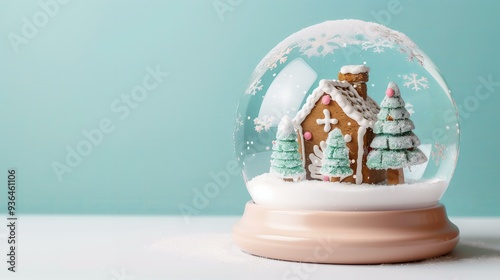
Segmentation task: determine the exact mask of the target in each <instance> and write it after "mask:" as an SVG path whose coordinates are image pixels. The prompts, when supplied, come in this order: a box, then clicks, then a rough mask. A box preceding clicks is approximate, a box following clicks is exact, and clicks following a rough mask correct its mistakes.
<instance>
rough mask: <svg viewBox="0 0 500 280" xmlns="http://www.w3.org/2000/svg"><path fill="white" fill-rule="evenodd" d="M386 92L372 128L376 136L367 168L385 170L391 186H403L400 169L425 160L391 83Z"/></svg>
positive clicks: (394, 84)
mask: <svg viewBox="0 0 500 280" xmlns="http://www.w3.org/2000/svg"><path fill="white" fill-rule="evenodd" d="M385 93H386V96H385V98H384V100H383V101H382V103H381V104H380V108H381V109H380V112H379V114H378V116H377V122H376V123H375V125H374V128H373V132H374V133H375V135H376V136H375V138H374V139H373V141H372V142H371V144H370V147H371V148H372V149H373V150H371V151H370V153H369V154H368V157H367V162H366V165H367V166H368V168H371V169H386V170H387V180H388V183H389V184H390V185H395V184H402V183H404V177H403V170H402V168H405V167H410V166H413V165H417V164H422V163H424V162H426V161H427V157H426V156H425V155H424V153H422V151H421V150H420V149H419V148H417V147H418V146H419V145H420V140H419V139H418V137H417V136H416V135H415V134H414V133H413V132H412V130H413V129H415V125H414V124H413V121H412V120H410V113H409V112H408V110H406V108H405V102H404V101H403V99H402V98H401V94H400V92H399V88H398V86H397V85H396V83H393V82H390V83H389V85H388V86H387V90H386V92H385Z"/></svg>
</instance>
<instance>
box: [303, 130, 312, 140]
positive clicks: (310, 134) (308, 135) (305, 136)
mask: <svg viewBox="0 0 500 280" xmlns="http://www.w3.org/2000/svg"><path fill="white" fill-rule="evenodd" d="M312 137H313V135H312V133H311V132H309V131H306V132H305V133H304V139H306V140H307V141H309V140H311V138H312Z"/></svg>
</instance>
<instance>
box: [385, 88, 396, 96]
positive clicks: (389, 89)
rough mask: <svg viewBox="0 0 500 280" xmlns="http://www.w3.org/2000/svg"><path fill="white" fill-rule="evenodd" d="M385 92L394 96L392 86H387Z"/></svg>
mask: <svg viewBox="0 0 500 280" xmlns="http://www.w3.org/2000/svg"><path fill="white" fill-rule="evenodd" d="M385 94H386V95H387V96H389V97H393V96H394V89H392V88H388V89H387V90H386V91H385Z"/></svg>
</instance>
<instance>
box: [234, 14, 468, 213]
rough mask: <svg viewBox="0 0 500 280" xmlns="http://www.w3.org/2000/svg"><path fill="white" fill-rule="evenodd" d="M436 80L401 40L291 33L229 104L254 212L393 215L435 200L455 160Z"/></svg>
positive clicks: (374, 34)
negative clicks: (279, 210)
mask: <svg viewBox="0 0 500 280" xmlns="http://www.w3.org/2000/svg"><path fill="white" fill-rule="evenodd" d="M458 121H459V118H458V112H457V109H456V106H455V102H454V101H453V99H452V97H451V91H450V90H449V89H448V86H447V85H446V83H445V81H444V79H443V77H442V76H441V74H440V73H439V71H438V69H437V68H436V66H435V65H434V63H433V62H432V61H431V60H430V58H429V57H428V56H427V55H426V54H425V53H424V52H422V51H421V50H420V49H419V48H418V46H417V45H416V44H415V43H414V42H413V41H411V40H410V39H409V38H408V37H407V36H406V35H404V34H402V33H400V32H398V31H394V30H392V29H389V28H387V27H385V26H382V25H379V24H376V23H370V22H364V21H360V20H337V21H327V22H324V23H321V24H317V25H314V26H310V27H308V28H305V29H303V30H301V31H299V32H297V33H295V34H292V35H291V36H289V37H288V38H286V39H285V40H283V41H282V42H281V43H280V44H278V45H277V46H276V47H275V48H273V49H272V50H271V51H270V52H269V53H268V54H267V55H266V56H265V57H264V59H263V60H262V61H261V62H260V63H259V64H258V65H257V67H256V69H255V71H254V72H253V74H252V76H251V79H250V83H249V86H248V88H247V90H246V91H245V92H244V94H243V97H242V98H241V100H240V103H239V105H238V110H237V119H236V126H235V130H234V138H235V152H236V156H237V160H238V162H239V164H240V166H241V168H242V172H243V177H244V180H245V183H246V186H247V189H248V191H249V193H250V195H251V196H252V199H253V201H254V202H255V203H257V204H261V205H266V206H270V207H273V208H282V209H301V210H346V211H355V210H365V211H370V210H402V209H414V208H422V207H429V206H432V205H435V204H437V203H438V202H439V200H440V199H441V197H442V195H443V194H444V192H445V191H446V188H447V187H448V185H449V182H450V180H451V178H452V176H453V172H454V169H455V165H456V161H457V158H458V153H459V146H458V145H459V133H460V130H459V123H458Z"/></svg>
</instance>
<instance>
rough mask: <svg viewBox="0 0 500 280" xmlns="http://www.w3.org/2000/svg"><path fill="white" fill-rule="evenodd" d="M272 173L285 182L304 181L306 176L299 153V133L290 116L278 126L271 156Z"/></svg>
mask: <svg viewBox="0 0 500 280" xmlns="http://www.w3.org/2000/svg"><path fill="white" fill-rule="evenodd" d="M270 171H271V173H273V174H276V175H278V176H279V177H281V178H282V179H283V180H285V181H298V180H302V179H304V178H305V175H306V172H305V170H304V166H303V163H302V158H301V157H300V153H299V143H298V142H297V133H296V132H295V128H294V126H293V123H292V120H291V119H290V118H289V117H288V116H285V117H283V118H282V119H281V121H280V123H279V125H278V132H277V133H276V141H274V144H273V153H272V154H271V170H270Z"/></svg>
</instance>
